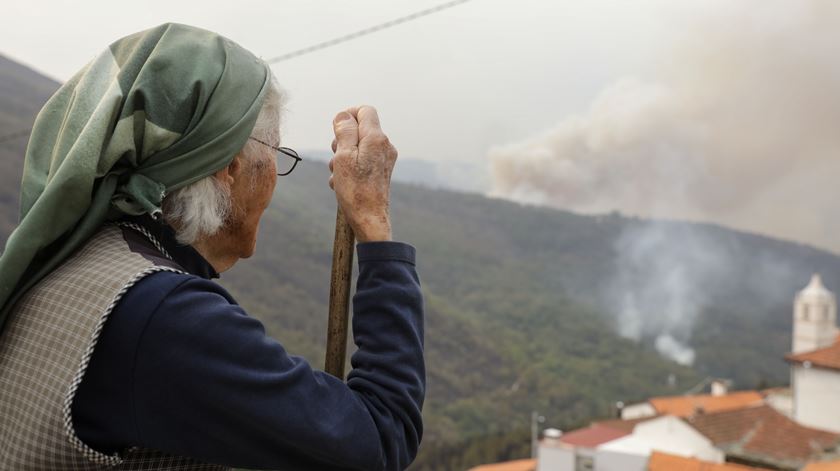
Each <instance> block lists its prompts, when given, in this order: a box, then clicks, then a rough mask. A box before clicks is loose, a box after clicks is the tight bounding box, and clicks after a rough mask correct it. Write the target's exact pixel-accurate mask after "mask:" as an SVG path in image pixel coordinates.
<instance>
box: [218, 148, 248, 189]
mask: <svg viewBox="0 0 840 471" xmlns="http://www.w3.org/2000/svg"><path fill="white" fill-rule="evenodd" d="M242 168H243V165H242V157H241V154H236V155H235V156H234V157H233V160H232V161H231V162H230V164H229V165H228V166H227V167H225V168H223V169H221V170H219V171H218V172H216V173H214V174H213V175H214V176H215V177H216V178H218V179H219V180H220V181H221V182H222V183H224V184H226V185H227V186H228V187H231V186H233V182H234V181H236V180H238V179H239V178H240V177H241V176H242Z"/></svg>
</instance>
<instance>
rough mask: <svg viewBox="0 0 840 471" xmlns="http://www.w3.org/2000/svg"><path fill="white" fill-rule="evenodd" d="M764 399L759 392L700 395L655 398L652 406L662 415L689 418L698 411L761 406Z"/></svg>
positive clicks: (651, 402)
mask: <svg viewBox="0 0 840 471" xmlns="http://www.w3.org/2000/svg"><path fill="white" fill-rule="evenodd" d="M763 400H764V398H763V397H762V395H761V393H760V392H758V391H738V392H733V393H730V394H725V395H723V396H712V395H710V394H700V395H695V396H669V397H654V398H652V399H651V400H650V401H648V402H650V404H651V405H652V406H653V408H654V409H656V412H657V413H659V414H661V415H676V416H677V417H688V416H690V415H692V414H694V413H695V412H696V411H697V410H698V409H702V410H703V411H704V412H719V411H724V410H730V409H739V408H741V407H747V406H753V405H757V404H761V403H762V402H763Z"/></svg>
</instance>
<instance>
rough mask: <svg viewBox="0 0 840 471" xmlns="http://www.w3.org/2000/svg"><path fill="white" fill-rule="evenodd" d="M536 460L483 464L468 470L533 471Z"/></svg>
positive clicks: (535, 466) (535, 467)
mask: <svg viewBox="0 0 840 471" xmlns="http://www.w3.org/2000/svg"><path fill="white" fill-rule="evenodd" d="M536 469H537V460H514V461H505V462H503V463H494V464H483V465H481V466H476V467H475V468H470V469H469V471H535V470H536Z"/></svg>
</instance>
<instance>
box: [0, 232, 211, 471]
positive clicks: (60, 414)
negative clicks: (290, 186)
mask: <svg viewBox="0 0 840 471" xmlns="http://www.w3.org/2000/svg"><path fill="white" fill-rule="evenodd" d="M158 271H178V270H176V269H174V268H169V267H164V266H158V265H155V264H154V263H152V262H151V261H149V260H147V259H145V258H143V257H142V256H140V255H138V254H136V253H133V252H132V251H131V250H130V249H129V246H128V244H127V243H126V241H125V239H124V238H123V236H122V232H121V229H119V228H117V227H113V226H106V227H105V228H103V229H102V230H101V231H99V232H98V233H97V234H96V235H95V236H94V237H92V238H91V240H90V241H88V242H87V243H86V245H85V246H83V247H82V248H81V249H80V250H79V251H78V252H77V253H76V254H75V255H73V256H72V257H71V258H69V259H68V260H67V261H66V262H65V263H64V264H62V265H61V266H60V267H58V268H57V269H56V270H54V271H53V272H52V273H51V274H50V275H49V276H47V277H46V278H44V279H43V280H42V281H41V282H40V283H39V284H38V285H36V286H35V287H34V288H32V289H31V290H30V291H29V292H28V293H27V294H26V295H25V296H24V297H23V298H22V299H21V300H20V301H19V302H18V303H17V305H16V306H15V308H14V310H13V311H12V314H11V317H10V318H9V320H8V321H7V322H8V324H7V326H6V328H5V330H4V331H3V333H2V336H0V470H3V471H6V470H14V471H18V470H20V471H36V470H37V471H41V470H80V471H87V470H100V469H114V470H224V469H227V468H225V467H221V466H216V465H208V464H204V463H199V462H196V461H194V460H191V459H189V458H182V457H175V456H169V455H166V454H164V453H161V452H156V451H151V450H144V449H139V448H130V449H127V450H125V451H124V452H122V453H119V454H115V455H106V454H104V453H100V452H98V451H96V450H93V449H92V448H90V447H89V446H87V445H86V444H85V443H82V441H81V440H80V439H79V437H78V436H77V435H76V431H75V430H74V428H73V422H72V417H71V408H70V406H71V403H72V401H73V396H74V395H75V393H76V389H77V388H78V386H79V384H80V383H81V381H82V376H83V375H84V373H85V369H86V368H87V365H88V362H89V361H90V357H91V354H92V353H93V349H94V347H95V346H96V341H97V339H98V337H99V334H100V333H101V332H102V327H103V325H104V324H105V321H106V320H107V319H108V315H109V314H110V313H111V311H112V310H113V309H114V306H115V305H116V304H117V302H118V301H119V300H120V298H121V297H122V296H123V295H124V294H125V292H126V291H127V290H128V289H129V288H131V287H132V286H133V285H134V284H135V283H137V281H139V280H140V279H142V278H143V277H145V276H147V275H149V274H151V273H155V272H158Z"/></svg>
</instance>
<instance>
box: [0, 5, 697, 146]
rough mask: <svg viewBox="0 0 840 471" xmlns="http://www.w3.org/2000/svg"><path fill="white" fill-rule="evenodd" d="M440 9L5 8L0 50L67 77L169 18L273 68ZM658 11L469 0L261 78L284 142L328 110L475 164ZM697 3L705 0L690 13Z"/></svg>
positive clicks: (619, 62) (532, 123)
mask: <svg viewBox="0 0 840 471" xmlns="http://www.w3.org/2000/svg"><path fill="white" fill-rule="evenodd" d="M439 3H442V0H422V1H418V0H412V1H408V0H355V1H353V2H346V1H338V0H333V1H328V0H272V1H243V2H231V1H225V2H218V1H207V0H202V1H195V0H179V1H172V0H168V1H165V2H164V1H159V0H154V1H145V2H142V3H139V4H131V5H132V6H131V7H128V5H129V4H125V3H122V2H114V1H104V0H95V1H73V2H71V1H55V0H52V1H44V0H27V1H19V0H12V1H10V2H6V4H5V5H4V12H3V15H2V17H0V53H2V54H5V55H8V56H10V57H11V58H13V59H16V60H19V61H21V62H24V63H26V64H28V65H30V66H32V67H34V68H35V69H37V70H39V71H41V72H44V73H46V74H47V75H50V76H52V77H54V78H56V79H58V80H66V79H67V78H69V77H70V76H71V75H72V74H73V73H74V72H75V71H76V70H78V69H79V68H81V67H82V66H83V65H84V63H85V62H87V61H88V60H90V59H91V58H93V57H94V55H95V54H97V53H98V52H99V51H101V50H102V49H103V48H104V47H105V46H107V45H108V44H109V43H110V42H112V41H113V40H115V39H117V38H119V37H121V36H124V35H127V34H130V33H133V32H135V31H139V30H142V29H146V28H149V27H152V26H155V25H157V24H160V23H163V22H167V21H174V22H181V23H187V24H191V25H195V26H199V27H203V28H207V29H210V30H214V31H217V32H219V33H221V34H223V35H225V36H228V37H230V38H231V39H233V40H235V41H237V42H239V43H240V44H242V45H243V46H245V47H246V48H248V49H250V50H252V51H253V52H254V53H256V54H257V55H259V56H262V57H266V58H269V57H273V56H277V55H280V54H282V53H284V52H288V51H290V50H294V49H297V48H300V47H305V46H308V45H311V44H313V43H317V42H320V41H323V40H325V39H330V38H332V37H335V36H338V35H342V34H346V33H349V32H353V31H355V30H357V29H361V28H364V27H367V26H370V25H373V24H376V23H378V22H381V21H386V20H389V19H392V18H395V17H398V16H402V15H405V14H407V13H412V12H414V11H417V10H419V9H423V8H427V7H429V6H433V5H437V4H439ZM668 3H674V2H667V1H662V0H643V1H642V0H635V1H625V0H613V1H608V0H587V1H579V0H574V1H558V0H519V1H515V2H514V1H510V0H505V1H503V0H473V1H472V2H469V3H467V4H464V5H460V6H457V7H455V8H453V9H450V10H447V11H444V12H441V13H438V14H436V15H433V16H429V17H425V18H422V19H420V20H417V21H415V22H412V23H409V24H405V25H400V26H397V27H395V28H393V29H390V30H386V31H383V32H380V33H377V34H375V35H371V36H368V37H365V38H362V39H359V40H356V41H353V42H350V43H346V44H343V45H340V46H337V47H335V48H332V49H329V50H324V51H320V52H316V53H314V54H312V55H309V56H306V57H301V58H298V59H293V60H290V61H287V62H284V63H280V64H278V65H276V66H275V67H274V70H275V72H276V74H277V76H278V78H279V79H280V82H281V83H282V84H283V86H284V87H285V88H286V89H287V90H288V91H289V93H290V95H291V101H290V103H289V113H288V116H287V119H286V122H285V125H284V132H285V135H286V139H285V143H286V144H287V145H290V146H293V147H298V148H303V149H306V148H325V147H327V146H328V145H329V142H330V141H331V135H330V133H331V125H330V121H331V119H332V116H333V115H334V114H335V112H336V111H338V110H339V109H341V108H343V107H346V106H349V105H354V104H359V103H370V104H373V105H375V106H377V107H378V108H379V109H380V112H381V115H382V119H383V125H384V127H385V130H386V131H387V132H388V133H389V134H390V135H391V138H392V140H393V141H394V143H395V144H396V145H397V147H398V148H399V149H400V152H401V155H402V156H410V157H413V158H422V159H428V160H449V159H457V160H465V161H472V162H481V161H483V160H484V159H486V155H487V150H488V149H489V148H490V147H491V146H493V145H498V144H503V143H505V142H508V141H511V140H518V139H522V138H524V137H526V136H529V135H531V134H533V133H535V132H538V131H540V130H542V129H545V128H547V127H549V126H551V125H553V124H554V123H555V122H557V121H558V120H560V119H561V118H562V117H564V116H565V115H567V114H569V113H572V112H577V111H580V110H582V109H585V108H586V106H587V104H588V103H589V102H590V101H591V100H592V98H593V97H594V96H595V95H597V93H598V92H599V91H600V90H601V89H602V88H603V87H604V86H605V85H607V84H609V83H610V82H612V81H613V80H615V78H616V77H619V76H624V75H627V74H635V73H637V72H640V71H642V70H644V69H645V68H646V62H648V61H650V60H651V58H652V57H656V56H657V54H656V51H657V49H659V48H660V47H661V46H662V45H663V42H667V41H668V38H669V37H671V36H672V35H673V31H678V30H679V21H680V18H690V16H691V15H690V13H689V14H687V12H690V10H691V9H692V8H697V7H696V6H695V7H691V6H687V5H689V3H691V2H683V5H682V6H680V7H679V10H678V11H675V10H674V7H667V6H666V5H667V4H668ZM694 3H697V4H698V5H699V4H700V3H703V4H704V5H706V4H709V2H707V1H703V2H699V1H698V2H694Z"/></svg>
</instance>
